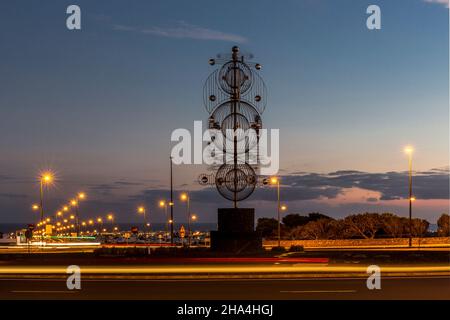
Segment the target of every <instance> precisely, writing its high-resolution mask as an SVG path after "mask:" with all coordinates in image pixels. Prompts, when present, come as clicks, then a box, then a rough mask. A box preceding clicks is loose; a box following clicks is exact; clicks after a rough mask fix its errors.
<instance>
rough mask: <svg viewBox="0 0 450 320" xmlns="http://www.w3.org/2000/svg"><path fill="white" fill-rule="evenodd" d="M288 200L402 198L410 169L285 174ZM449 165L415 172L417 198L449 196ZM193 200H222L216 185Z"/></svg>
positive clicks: (155, 192)
mask: <svg viewBox="0 0 450 320" xmlns="http://www.w3.org/2000/svg"><path fill="white" fill-rule="evenodd" d="M281 179H282V180H281V181H282V186H281V187H282V192H283V200H284V201H301V200H318V199H336V198H337V197H338V196H340V195H342V194H343V193H344V192H347V191H348V190H349V189H352V188H354V189H356V188H357V189H362V190H368V191H374V192H377V193H379V194H380V197H379V198H374V197H369V198H368V199H366V201H368V202H376V201H380V200H381V201H389V200H399V199H405V198H407V197H408V172H386V173H369V172H362V171H354V170H342V171H335V172H330V173H327V174H319V173H300V174H295V173H294V174H290V175H282V176H281ZM449 182H450V180H449V169H448V168H438V169H432V170H429V171H424V172H415V173H414V176H413V194H414V196H415V197H416V198H417V199H422V200H432V199H433V200H434V199H449V198H450V197H449ZM167 192H168V191H167V190H166V189H147V190H143V191H142V192H141V193H140V194H136V195H133V196H130V199H132V200H144V201H156V200H157V199H160V198H161V197H163V198H164V197H165V196H167ZM190 194H191V198H192V200H197V199H198V200H201V201H202V202H213V203H217V202H218V201H220V200H221V198H220V196H219V195H218V193H217V191H216V190H215V188H214V187H209V188H204V189H200V190H194V191H190ZM249 200H251V201H273V200H275V195H274V193H273V192H271V188H270V187H263V188H257V189H256V192H255V193H254V194H253V195H252V196H251V197H250V198H249Z"/></svg>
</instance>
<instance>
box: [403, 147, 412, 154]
mask: <svg viewBox="0 0 450 320" xmlns="http://www.w3.org/2000/svg"><path fill="white" fill-rule="evenodd" d="M403 151H404V152H405V153H406V154H407V155H411V154H413V152H414V148H413V147H411V146H406V147H405V148H404V149H403Z"/></svg>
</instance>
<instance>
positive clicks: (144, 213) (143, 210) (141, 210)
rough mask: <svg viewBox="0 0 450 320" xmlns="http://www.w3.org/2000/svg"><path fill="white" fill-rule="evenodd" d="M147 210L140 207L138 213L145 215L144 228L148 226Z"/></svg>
mask: <svg viewBox="0 0 450 320" xmlns="http://www.w3.org/2000/svg"><path fill="white" fill-rule="evenodd" d="M146 211H147V210H146V209H145V207H143V206H140V207H138V213H142V214H143V215H144V227H145V226H147V217H146Z"/></svg>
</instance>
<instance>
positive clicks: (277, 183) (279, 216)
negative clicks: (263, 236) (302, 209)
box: [270, 177, 281, 247]
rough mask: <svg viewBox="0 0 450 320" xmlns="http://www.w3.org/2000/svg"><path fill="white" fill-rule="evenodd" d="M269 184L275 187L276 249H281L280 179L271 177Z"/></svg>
mask: <svg viewBox="0 0 450 320" xmlns="http://www.w3.org/2000/svg"><path fill="white" fill-rule="evenodd" d="M270 183H271V184H273V185H276V186H277V215H278V247H281V215H280V211H281V207H280V178H278V177H272V178H270Z"/></svg>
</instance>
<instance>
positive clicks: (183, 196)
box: [180, 192, 191, 247]
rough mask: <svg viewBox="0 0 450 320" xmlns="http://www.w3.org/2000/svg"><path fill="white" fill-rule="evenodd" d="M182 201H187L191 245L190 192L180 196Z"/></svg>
mask: <svg viewBox="0 0 450 320" xmlns="http://www.w3.org/2000/svg"><path fill="white" fill-rule="evenodd" d="M180 199H181V201H186V213H187V218H188V230H187V232H188V246H189V247H190V246H191V199H190V197H189V194H188V193H186V192H185V193H182V194H181V196H180Z"/></svg>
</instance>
